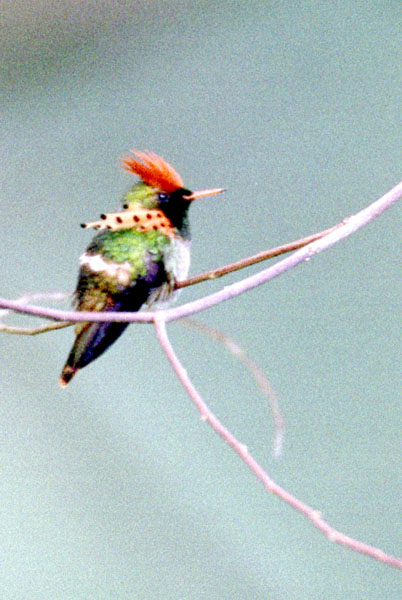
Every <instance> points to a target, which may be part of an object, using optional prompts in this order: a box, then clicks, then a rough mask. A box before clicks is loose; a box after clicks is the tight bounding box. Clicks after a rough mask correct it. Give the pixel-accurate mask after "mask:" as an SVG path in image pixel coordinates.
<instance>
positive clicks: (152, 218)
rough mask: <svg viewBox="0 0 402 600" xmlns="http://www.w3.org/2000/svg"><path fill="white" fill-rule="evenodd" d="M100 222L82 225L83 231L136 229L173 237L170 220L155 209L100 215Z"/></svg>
mask: <svg viewBox="0 0 402 600" xmlns="http://www.w3.org/2000/svg"><path fill="white" fill-rule="evenodd" d="M100 217H101V220H100V221H92V222H91V223H82V224H81V227H84V228H85V229H89V228H92V229H96V230H105V229H109V230H110V231H119V230H120V229H137V230H138V231H142V232H143V231H161V232H162V233H164V234H165V235H168V236H173V235H174V234H175V228H174V227H173V225H172V223H171V222H170V220H169V219H168V218H167V217H166V216H165V215H164V214H163V212H162V211H160V210H157V209H146V208H136V209H135V210H124V211H122V212H117V213H107V214H102V215H101V216H100Z"/></svg>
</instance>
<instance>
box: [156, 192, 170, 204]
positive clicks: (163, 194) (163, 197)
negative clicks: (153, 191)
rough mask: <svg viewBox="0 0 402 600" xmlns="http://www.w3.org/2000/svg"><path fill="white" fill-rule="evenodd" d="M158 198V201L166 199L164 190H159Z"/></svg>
mask: <svg viewBox="0 0 402 600" xmlns="http://www.w3.org/2000/svg"><path fill="white" fill-rule="evenodd" d="M158 199H159V201H160V202H166V200H167V199H168V195H167V194H165V193H164V192H160V194H158Z"/></svg>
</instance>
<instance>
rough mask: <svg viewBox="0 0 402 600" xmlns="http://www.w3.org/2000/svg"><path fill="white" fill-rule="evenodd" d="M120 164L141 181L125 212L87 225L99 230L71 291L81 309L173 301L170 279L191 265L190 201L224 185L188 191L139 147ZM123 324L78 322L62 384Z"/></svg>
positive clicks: (114, 336)
mask: <svg viewBox="0 0 402 600" xmlns="http://www.w3.org/2000/svg"><path fill="white" fill-rule="evenodd" d="M135 155H136V156H137V157H138V158H140V159H141V161H139V160H137V159H135V158H133V157H127V158H126V159H125V161H124V163H125V167H126V168H127V169H128V170H130V171H132V172H134V173H135V174H137V175H139V176H140V177H141V179H142V181H141V182H140V183H138V184H136V185H135V186H133V187H132V188H131V189H130V190H129V192H128V193H127V194H126V195H125V197H124V200H123V211H122V212H120V213H112V214H110V215H101V221H96V222H94V223H90V224H87V225H86V226H89V227H93V228H95V229H102V231H101V232H100V233H99V234H98V235H96V236H95V238H94V239H93V240H92V242H91V243H90V245H89V246H88V248H87V251H86V252H85V253H84V254H83V255H82V256H81V259H80V264H81V269H80V273H79V277H78V284H77V289H76V292H75V301H74V305H75V308H76V309H77V310H79V311H106V312H107V311H131V312H135V311H138V310H140V309H141V308H142V307H144V306H146V307H152V306H155V305H156V304H160V303H165V302H166V301H171V300H173V299H174V297H175V296H176V293H175V292H174V283H175V281H176V280H180V279H184V278H185V277H186V275H187V272H188V268H189V263H190V230H189V223H188V209H189V206H190V202H191V201H192V200H193V199H195V198H197V197H199V196H204V195H210V194H215V193H218V192H220V191H222V190H220V189H219V190H218V189H214V190H206V191H205V192H190V191H189V190H187V189H185V188H184V187H183V185H182V180H181V178H180V176H179V175H178V174H177V173H176V171H174V169H173V168H172V167H171V166H170V165H169V164H168V163H166V162H165V161H164V160H163V159H162V158H160V157H159V156H157V155H155V154H152V153H147V154H145V153H140V152H136V153H135ZM126 327H127V324H125V323H90V322H84V323H77V325H76V327H75V331H76V336H77V337H76V340H75V343H74V345H73V348H72V349H71V352H70V355H69V357H68V358H67V362H66V364H65V366H64V369H63V371H62V374H61V377H60V384H61V385H62V386H63V387H64V386H65V385H67V383H68V382H69V381H70V380H71V378H72V377H73V376H74V374H75V373H76V371H77V370H79V369H81V368H83V367H85V366H86V365H87V364H89V363H90V362H92V361H93V360H95V359H96V358H98V357H99V356H100V355H101V354H102V353H103V352H104V351H105V350H106V349H107V348H108V347H109V346H110V345H111V344H112V343H113V342H114V341H115V340H116V339H117V338H118V337H119V336H120V335H121V333H123V331H124V330H125V328H126Z"/></svg>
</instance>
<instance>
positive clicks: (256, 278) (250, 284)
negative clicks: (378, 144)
mask: <svg viewBox="0 0 402 600" xmlns="http://www.w3.org/2000/svg"><path fill="white" fill-rule="evenodd" d="M401 197H402V182H401V183H399V184H398V185H397V186H395V187H394V188H392V190H390V191H389V192H387V193H386V194H385V195H384V196H382V197H381V198H380V199H379V200H377V201H376V202H373V203H372V204H370V205H369V206H368V207H366V208H365V209H363V210H361V211H360V212H358V213H357V214H356V215H353V216H351V217H349V218H348V219H346V220H345V221H344V222H343V224H342V225H340V226H339V227H338V228H336V229H335V231H332V233H329V234H328V235H325V236H324V237H322V238H320V239H319V240H316V241H315V242H312V243H310V244H308V245H307V246H305V247H304V248H301V249H300V250H297V251H296V252H295V253H294V254H292V255H291V256H289V257H287V258H285V259H283V260H281V261H279V262H278V263H276V264H275V265H273V266H272V267H269V268H268V269H264V270H263V271H261V272H260V273H257V274H255V275H252V276H250V277H247V278H246V279H243V280H242V281H239V282H237V283H234V284H232V285H229V286H226V287H225V288H223V289H222V290H220V291H218V292H215V293H214V294H210V295H209V296H205V297H204V298H201V299H199V300H195V301H194V302H189V303H187V304H183V305H182V306H178V307H176V308H170V309H167V310H164V311H163V315H164V318H165V320H166V322H168V321H173V320H177V319H181V318H182V317H188V316H190V315H192V314H195V313H197V312H200V311H203V310H206V309H208V308H211V307H212V306H215V305H217V304H220V303H221V302H225V301H226V300H230V299H231V298H235V297H236V296H240V295H241V294H244V293H245V292H247V291H249V290H251V289H253V288H255V287H258V286H260V285H263V284H264V283H267V282H268V281H270V280H271V279H274V278H275V277H278V276H279V275H282V274H283V273H285V272H286V271H289V270H290V269H293V268H294V267H296V266H297V265H299V264H301V263H303V262H306V261H308V260H310V259H311V258H313V256H314V255H316V254H319V253H320V252H323V251H324V250H327V249H328V248H330V247H331V246H333V245H334V244H336V243H338V242H340V241H341V240H343V239H344V238H346V237H348V236H349V235H351V234H352V233H355V232H356V231H357V230H358V229H360V228H361V227H364V226H365V225H368V224H369V223H370V222H371V221H373V220H374V219H375V218H376V217H378V216H379V215H380V214H381V213H382V212H384V211H385V210H387V209H388V208H390V207H391V206H392V204H394V203H395V202H397V200H399V199H400V198H401ZM0 307H4V308H7V309H9V310H13V311H15V312H22V313H25V314H31V315H37V316H39V317H43V318H46V319H54V320H56V321H73V322H81V321H89V322H117V323H134V322H135V323H137V322H138V323H140V322H141V323H150V322H152V321H153V320H154V319H155V317H156V315H157V313H155V312H148V313H145V312H144V313H142V312H139V313H131V312H119V313H113V312H81V311H80V312H78V311H62V310H55V309H50V308H43V307H40V306H28V305H26V306H21V305H20V304H18V303H17V302H16V301H12V300H7V299H5V298H0Z"/></svg>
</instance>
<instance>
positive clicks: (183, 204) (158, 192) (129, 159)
mask: <svg viewBox="0 0 402 600" xmlns="http://www.w3.org/2000/svg"><path fill="white" fill-rule="evenodd" d="M121 166H122V167H123V168H124V169H126V170H127V171H129V172H130V173H133V174H134V175H137V177H139V178H140V182H139V183H137V184H135V185H134V186H132V187H131V188H130V190H129V191H128V192H127V194H125V196H124V198H123V210H122V211H121V212H118V213H109V214H102V215H101V219H102V220H101V221H95V222H93V223H84V224H83V225H82V226H83V227H93V228H94V229H112V230H117V229H127V228H132V227H137V228H139V229H142V230H146V229H149V228H151V227H152V228H153V229H156V228H159V226H158V227H157V223H159V224H160V223H163V220H164V219H165V220H166V219H167V221H166V223H168V224H169V227H170V226H173V228H177V229H179V230H180V229H182V227H183V225H185V224H186V222H187V212H188V209H189V207H190V204H191V202H192V201H193V200H196V199H197V198H202V197H204V196H212V195H214V194H220V193H221V192H223V191H224V189H223V188H213V189H207V190H200V191H197V192H192V191H190V190H189V189H187V188H185V187H184V185H183V180H182V178H181V177H180V175H179V174H178V173H177V171H176V170H175V169H174V168H173V167H172V166H171V165H170V164H169V163H168V162H166V161H165V160H164V159H163V158H162V157H160V156H158V155H157V154H154V153H153V152H140V151H139V150H133V151H132V153H131V154H129V155H126V156H125V157H124V158H123V159H122V165H121ZM158 215H159V216H158ZM166 227H168V225H166Z"/></svg>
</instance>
